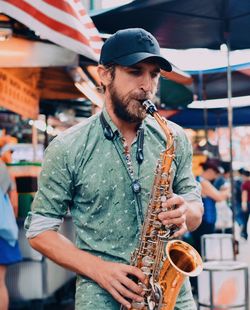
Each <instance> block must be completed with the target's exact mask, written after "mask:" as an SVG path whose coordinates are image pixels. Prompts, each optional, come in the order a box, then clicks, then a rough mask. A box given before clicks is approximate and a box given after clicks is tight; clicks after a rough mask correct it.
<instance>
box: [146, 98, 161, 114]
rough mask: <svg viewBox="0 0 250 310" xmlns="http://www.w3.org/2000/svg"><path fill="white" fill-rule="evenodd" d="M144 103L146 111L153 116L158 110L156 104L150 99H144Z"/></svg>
mask: <svg viewBox="0 0 250 310" xmlns="http://www.w3.org/2000/svg"><path fill="white" fill-rule="evenodd" d="M142 105H143V106H144V108H145V109H146V112H147V113H148V114H150V115H152V116H153V115H154V113H155V112H157V111H158V110H157V108H156V106H155V104H154V103H153V102H152V101H151V100H149V99H147V100H145V101H143V103H142Z"/></svg>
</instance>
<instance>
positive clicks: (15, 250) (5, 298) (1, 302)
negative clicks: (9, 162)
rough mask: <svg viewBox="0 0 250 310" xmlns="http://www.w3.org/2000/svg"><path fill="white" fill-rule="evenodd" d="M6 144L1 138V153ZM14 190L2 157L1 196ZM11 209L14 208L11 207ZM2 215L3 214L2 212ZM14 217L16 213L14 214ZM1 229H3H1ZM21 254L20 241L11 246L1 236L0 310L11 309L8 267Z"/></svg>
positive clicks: (0, 173)
mask: <svg viewBox="0 0 250 310" xmlns="http://www.w3.org/2000/svg"><path fill="white" fill-rule="evenodd" d="M4 144H5V143H4V142H3V141H2V140H1V138H0V152H1V146H3V145H4ZM12 188H13V182H12V180H11V178H10V175H9V172H8V169H7V166H6V164H5V162H4V161H3V160H2V158H1V157H0V195H3V196H4V195H9V193H10V192H11V190H12ZM3 207H6V206H5V205H4V206H3V205H0V208H3ZM9 207H10V208H11V207H12V206H11V205H9ZM0 211H1V210H0ZM0 214H2V213H1V212H0ZM13 217H14V213H13ZM0 228H1V227H0ZM21 259H22V257H21V253H20V250H19V246H18V241H17V240H16V242H15V243H14V245H13V244H10V243H9V242H8V241H7V240H5V239H4V238H3V237H1V235H0V310H7V309H8V307H9V295H8V290H7V287H6V283H5V278H6V271H7V267H8V266H9V265H10V264H14V263H17V262H19V261H21Z"/></svg>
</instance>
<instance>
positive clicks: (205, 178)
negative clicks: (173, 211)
mask: <svg viewBox="0 0 250 310" xmlns="http://www.w3.org/2000/svg"><path fill="white" fill-rule="evenodd" d="M201 166H202V168H203V172H202V173H201V175H200V176H198V177H197V178H196V179H197V181H198V182H200V184H201V195H202V201H203V205H204V214H203V217H202V223H201V225H200V226H199V227H198V228H197V229H196V230H195V231H193V232H191V236H192V239H193V242H194V247H195V248H196V249H197V251H198V252H199V253H201V237H202V236H203V235H204V234H212V233H215V223H216V219H217V213H216V206H215V204H216V202H218V201H223V200H226V199H227V198H228V197H229V193H230V191H229V188H228V187H227V188H223V189H221V190H218V189H217V188H216V187H215V186H214V185H213V181H214V180H215V179H216V178H218V176H219V175H221V174H222V173H223V172H224V170H223V168H222V167H221V165H220V160H218V159H216V158H208V159H207V160H206V162H204V163H202V164H201Z"/></svg>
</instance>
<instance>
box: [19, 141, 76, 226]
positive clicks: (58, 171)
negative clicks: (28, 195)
mask: <svg viewBox="0 0 250 310" xmlns="http://www.w3.org/2000/svg"><path fill="white" fill-rule="evenodd" d="M68 154H69V151H67V150H65V146H64V144H63V143H62V141H60V140H59V139H56V140H54V141H52V142H51V144H50V145H49V147H48V148H47V150H46V153H45V159H44V162H43V167H42V171H41V174H40V176H39V179H38V191H37V193H36V195H35V198H34V201H33V203H32V212H30V213H29V215H28V217H27V219H26V221H25V229H27V230H29V228H30V227H31V226H33V228H34V223H32V221H33V220H34V221H37V219H38V218H39V219H41V218H40V217H37V216H34V215H40V216H42V219H43V221H42V222H44V218H45V219H46V218H51V219H54V220H56V219H58V220H60V219H62V218H63V217H64V216H65V215H66V214H67V211H68V209H69V207H70V205H71V201H72V177H71V173H70V167H69V163H68V160H67V158H68ZM54 220H48V223H47V224H48V225H49V223H51V224H52V227H53V225H55V221H54ZM56 223H58V222H57V221H56ZM45 226H46V224H45ZM46 227H47V226H46ZM47 228H48V229H49V226H48V227H47ZM52 229H53V228H52Z"/></svg>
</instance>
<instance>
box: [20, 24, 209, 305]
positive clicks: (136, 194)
mask: <svg viewBox="0 0 250 310" xmlns="http://www.w3.org/2000/svg"><path fill="white" fill-rule="evenodd" d="M160 69H163V70H167V71H170V70H171V65H170V64H169V62H168V61H167V60H166V59H164V58H163V57H162V56H161V55H160V48H159V44H158V42H157V41H156V39H155V38H154V37H153V36H152V35H151V34H150V33H148V32H147V31H145V30H143V29H137V28H136V29H125V30H121V31H118V32H117V33H116V34H114V35H113V36H111V37H110V38H109V39H108V40H107V41H106V42H105V44H104V46H103V48H102V51H101V56H100V65H99V67H98V72H99V76H100V79H101V82H102V86H103V88H104V92H105V107H104V109H103V113H102V114H100V115H99V114H98V115H94V116H92V117H91V118H90V119H89V120H88V122H87V124H86V123H85V124H79V125H77V126H75V127H73V128H71V129H70V130H68V131H66V132H65V133H64V134H62V135H60V136H59V137H57V138H56V139H54V141H53V142H52V143H51V144H50V146H49V148H48V150H47V154H46V157H45V161H44V166H43V172H42V173H41V177H40V183H39V190H38V193H37V195H36V198H35V200H34V204H33V213H32V214H30V215H29V217H28V219H27V221H26V224H27V225H26V226H27V228H29V230H28V233H27V236H28V238H29V241H30V244H31V246H33V247H34V248H35V249H36V250H38V251H40V252H42V253H43V254H44V255H46V256H48V257H49V258H51V259H52V260H54V261H55V262H57V263H58V264H60V265H62V266H64V267H66V268H69V269H71V270H73V271H75V272H76V273H77V274H78V277H77V288H76V309H84V310H85V309H86V310H87V309H88V310H93V309H95V310H96V309H98V310H102V309H119V308H120V305H121V304H122V305H124V306H125V307H127V308H128V309H129V308H130V307H131V300H134V301H138V302H140V301H142V300H143V297H142V296H143V290H142V288H141V287H140V286H139V285H138V284H137V281H133V280H132V278H136V279H138V280H139V281H141V282H143V281H144V279H145V276H144V274H143V272H142V271H141V270H139V269H137V268H136V267H133V266H130V265H128V264H129V262H130V254H131V252H133V250H134V249H135V248H136V246H137V243H138V237H139V233H140V229H141V224H142V221H143V217H144V215H145V211H146V208H147V205H148V202H149V195H150V191H151V187H152V185H153V179H154V170H155V167H156V163H157V160H158V158H159V154H160V152H161V151H163V150H164V149H165V146H166V141H165V135H164V133H163V132H162V130H161V129H160V128H159V126H157V124H156V122H155V120H154V119H153V118H152V117H147V118H146V112H145V110H144V108H143V107H142V105H141V103H142V102H143V101H144V100H145V99H153V97H154V95H155V93H156V89H157V84H158V80H159V76H160ZM171 127H172V128H173V130H174V131H175V138H176V145H177V149H176V157H175V159H174V163H173V167H172V168H173V171H174V173H175V177H174V180H173V187H174V191H175V193H176V194H179V195H174V196H173V198H171V199H169V200H168V201H167V202H166V203H163V207H165V208H170V207H171V206H173V205H176V209H175V210H173V211H165V212H161V213H160V214H159V219H160V220H161V221H162V223H163V224H164V225H169V224H172V223H174V224H177V225H178V226H179V231H178V232H176V233H175V237H178V236H181V235H182V234H183V233H184V232H186V231H187V229H189V230H193V229H195V228H196V227H197V226H198V225H199V224H200V222H201V216H202V212H203V209H202V203H201V200H200V193H199V188H197V184H196V182H195V180H194V178H193V176H192V173H191V159H192V154H191V147H190V144H189V142H188V140H187V138H186V136H185V134H184V132H183V130H182V129H181V128H180V127H178V126H177V125H174V124H172V125H171ZM185 199H186V200H185ZM68 208H69V209H70V212H71V214H72V217H73V221H74V224H75V226H76V234H77V236H76V246H74V245H73V244H72V243H71V242H69V241H68V240H66V239H65V238H64V237H63V236H62V235H60V234H59V233H58V232H57V229H58V226H59V224H60V222H61V219H62V218H63V216H65V214H66V213H67V210H68ZM181 294H182V295H181V297H182V298H181V302H182V304H183V305H182V306H180V307H179V309H186V310H187V309H194V303H193V300H192V297H191V296H190V287H189V285H188V283H185V285H184V286H183V289H182V292H181ZM177 304H180V302H179V303H178V302H177ZM181 307H182V308H181Z"/></svg>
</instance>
